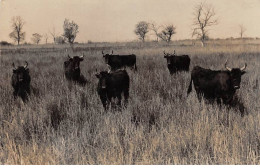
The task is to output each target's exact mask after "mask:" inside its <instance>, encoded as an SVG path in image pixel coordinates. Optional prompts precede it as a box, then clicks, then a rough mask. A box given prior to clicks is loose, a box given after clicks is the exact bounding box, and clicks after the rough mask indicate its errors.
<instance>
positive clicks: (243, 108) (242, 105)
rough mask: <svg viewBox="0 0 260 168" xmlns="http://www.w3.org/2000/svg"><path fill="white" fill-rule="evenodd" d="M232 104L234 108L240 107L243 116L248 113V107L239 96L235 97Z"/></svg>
mask: <svg viewBox="0 0 260 168" xmlns="http://www.w3.org/2000/svg"><path fill="white" fill-rule="evenodd" d="M230 106H231V107H232V108H238V110H239V111H240V114H241V117H243V116H244V115H245V114H248V112H247V111H246V108H245V106H244V104H243V103H242V102H241V101H240V100H239V99H238V97H237V96H235V97H234V98H233V100H232V101H231V103H230Z"/></svg>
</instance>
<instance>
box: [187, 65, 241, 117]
mask: <svg viewBox="0 0 260 168" xmlns="http://www.w3.org/2000/svg"><path fill="white" fill-rule="evenodd" d="M225 68H226V69H227V70H226V71H220V70H219V71H213V70H210V69H204V68H201V67H199V66H195V67H194V68H193V70H192V72H191V81H190V85H189V88H188V92H187V93H188V94H189V93H190V92H191V90H192V82H193V84H194V87H195V90H196V93H197V96H198V98H199V100H201V98H202V96H204V98H205V99H207V100H209V102H213V101H215V100H217V103H218V104H221V102H223V103H224V104H226V105H229V106H232V107H235V106H237V105H238V106H239V109H240V112H241V115H244V109H245V108H244V106H243V104H242V103H240V102H239V101H238V98H237V97H236V95H235V93H236V90H237V89H239V88H240V83H241V76H242V75H244V74H245V73H246V72H245V69H246V64H245V66H244V67H242V68H232V69H231V68H229V67H227V62H226V63H225Z"/></svg>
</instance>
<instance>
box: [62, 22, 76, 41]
mask: <svg viewBox="0 0 260 168" xmlns="http://www.w3.org/2000/svg"><path fill="white" fill-rule="evenodd" d="M63 29H64V34H63V37H65V38H66V39H67V41H68V42H69V43H70V44H73V43H74V40H75V38H76V36H77V33H78V32H79V26H78V25H77V24H76V23H75V22H74V21H71V22H70V21H69V20H68V19H65V20H64V24H63Z"/></svg>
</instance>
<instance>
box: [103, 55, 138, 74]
mask: <svg viewBox="0 0 260 168" xmlns="http://www.w3.org/2000/svg"><path fill="white" fill-rule="evenodd" d="M102 54H103V57H104V58H105V61H106V64H107V65H109V66H110V67H111V70H112V71H115V70H117V69H120V68H123V67H124V68H125V67H131V68H132V69H134V70H135V71H136V70H137V67H136V55H134V54H132V55H113V51H112V53H111V54H104V52H103V51H102Z"/></svg>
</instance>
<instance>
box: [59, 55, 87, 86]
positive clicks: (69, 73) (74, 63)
mask: <svg viewBox="0 0 260 168" xmlns="http://www.w3.org/2000/svg"><path fill="white" fill-rule="evenodd" d="M68 58H69V60H67V61H65V62H64V71H65V77H66V79H67V80H68V81H73V82H75V83H78V84H80V85H81V86H85V85H86V83H87V80H86V78H85V77H84V76H83V75H82V74H81V71H80V62H81V61H83V60H84V55H82V56H74V57H70V56H69V55H68Z"/></svg>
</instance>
